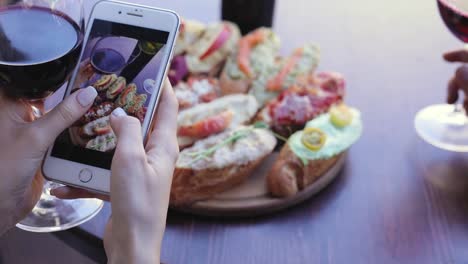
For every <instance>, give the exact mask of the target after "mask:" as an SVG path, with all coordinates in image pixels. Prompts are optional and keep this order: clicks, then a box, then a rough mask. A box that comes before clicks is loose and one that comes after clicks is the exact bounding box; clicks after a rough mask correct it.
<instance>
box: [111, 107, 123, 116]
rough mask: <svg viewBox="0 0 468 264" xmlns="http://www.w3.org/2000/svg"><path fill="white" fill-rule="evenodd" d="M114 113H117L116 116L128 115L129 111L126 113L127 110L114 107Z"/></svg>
mask: <svg viewBox="0 0 468 264" xmlns="http://www.w3.org/2000/svg"><path fill="white" fill-rule="evenodd" d="M112 114H113V115H115V116H126V115H127V113H125V111H124V110H123V109H122V108H120V107H117V108H116V109H114V111H112Z"/></svg>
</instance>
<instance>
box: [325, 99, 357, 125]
mask: <svg viewBox="0 0 468 264" xmlns="http://www.w3.org/2000/svg"><path fill="white" fill-rule="evenodd" d="M352 121H353V114H352V113H351V111H350V110H349V107H347V106H346V105H345V104H340V105H335V106H332V107H331V109H330V122H331V123H332V124H333V125H334V126H335V127H338V128H343V127H347V126H349V125H350V124H351V122H352Z"/></svg>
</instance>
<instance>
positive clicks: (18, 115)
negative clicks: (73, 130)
mask: <svg viewBox="0 0 468 264" xmlns="http://www.w3.org/2000/svg"><path fill="white" fill-rule="evenodd" d="M96 96H97V92H96V90H95V89H94V88H93V87H89V88H86V89H81V90H79V91H77V92H75V93H73V94H72V95H70V96H69V97H67V98H66V99H65V100H64V101H63V102H62V103H60V104H59V105H58V106H57V107H55V108H54V109H53V110H51V111H50V112H49V113H47V114H45V115H44V116H43V117H41V118H40V119H38V120H34V121H33V118H32V111H31V107H30V106H28V105H27V104H25V103H24V102H21V101H19V100H12V99H9V98H7V97H6V96H4V95H3V94H1V92H0V127H1V128H2V129H0V146H1V151H0V168H1V170H0V235H2V234H3V233H5V232H6V231H7V230H8V229H10V228H12V227H14V225H15V224H16V223H18V222H19V221H21V220H22V219H23V218H24V217H25V216H26V215H27V214H28V213H29V212H31V210H32V208H33V207H34V205H35V204H36V203H37V201H38V200H39V197H40V194H41V192H42V186H43V177H42V174H41V170H40V166H41V162H42V159H43V158H44V155H45V153H46V152H47V149H48V148H49V146H51V145H52V143H53V142H54V141H55V138H56V137H57V136H58V135H59V134H60V133H62V131H64V130H65V129H66V128H67V127H69V126H70V125H72V124H73V123H74V122H75V121H76V120H78V119H79V118H80V117H81V116H83V115H84V114H85V113H86V111H87V110H88V109H89V107H90V106H91V105H92V103H93V101H94V98H95V97H96Z"/></svg>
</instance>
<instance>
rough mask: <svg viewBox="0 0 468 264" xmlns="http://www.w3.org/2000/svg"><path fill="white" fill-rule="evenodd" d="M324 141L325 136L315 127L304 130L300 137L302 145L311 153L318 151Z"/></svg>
mask: <svg viewBox="0 0 468 264" xmlns="http://www.w3.org/2000/svg"><path fill="white" fill-rule="evenodd" d="M326 140H327V135H326V134H325V133H324V132H323V131H322V130H320V129H318V128H315V127H308V128H306V129H304V131H303V133H302V137H301V141H302V144H304V146H306V148H308V149H310V150H312V151H318V150H320V149H321V148H322V147H323V145H324V144H325V141H326Z"/></svg>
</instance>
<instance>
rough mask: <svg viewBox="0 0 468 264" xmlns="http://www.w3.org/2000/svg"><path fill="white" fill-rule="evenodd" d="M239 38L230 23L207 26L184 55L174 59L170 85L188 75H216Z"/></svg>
mask: <svg viewBox="0 0 468 264" xmlns="http://www.w3.org/2000/svg"><path fill="white" fill-rule="evenodd" d="M239 38H240V30H239V28H238V27H237V25H235V24H233V23H231V22H227V21H224V22H222V23H215V24H212V25H209V26H207V27H206V29H205V31H204V32H203V35H202V36H201V38H199V39H198V41H196V42H195V43H194V44H193V45H190V47H188V48H187V52H186V53H185V55H183V56H176V57H174V59H173V61H172V63H171V69H170V70H169V74H168V75H169V80H170V81H171V83H172V85H176V84H177V83H178V82H179V81H181V80H183V79H185V78H186V77H187V76H188V75H208V76H216V75H218V73H219V72H220V71H221V67H222V65H223V63H224V62H225V61H226V59H227V57H228V56H229V55H230V54H231V53H232V51H233V50H234V49H235V47H236V45H237V43H238V41H239Z"/></svg>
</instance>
